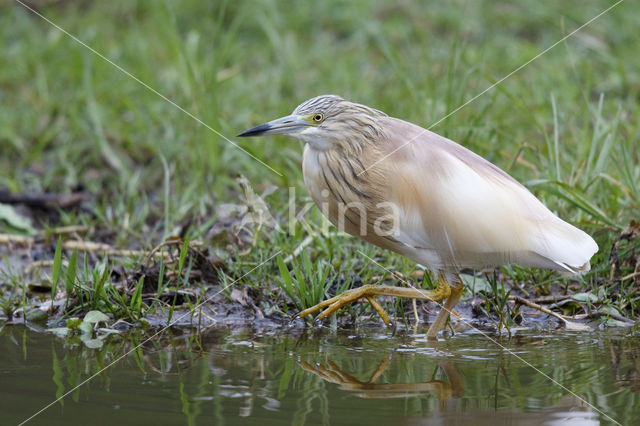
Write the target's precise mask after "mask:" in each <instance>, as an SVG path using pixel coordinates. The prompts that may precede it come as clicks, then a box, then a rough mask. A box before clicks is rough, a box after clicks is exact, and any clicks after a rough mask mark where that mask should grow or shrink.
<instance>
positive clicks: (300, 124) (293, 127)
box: [238, 115, 311, 137]
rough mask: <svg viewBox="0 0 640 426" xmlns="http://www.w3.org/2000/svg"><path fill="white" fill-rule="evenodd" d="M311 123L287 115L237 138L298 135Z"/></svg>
mask: <svg viewBox="0 0 640 426" xmlns="http://www.w3.org/2000/svg"><path fill="white" fill-rule="evenodd" d="M310 125H311V123H309V122H308V121H306V120H304V119H302V118H300V117H298V116H297V115H288V116H286V117H282V118H278V119H276V120H273V121H270V122H268V123H264V124H260V125H259V126H256V127H253V128H251V129H249V130H246V131H244V132H242V133H240V134H238V137H248V136H262V135H283V134H287V133H298V132H301V131H302V130H304V129H305V128H307V127H309V126H310Z"/></svg>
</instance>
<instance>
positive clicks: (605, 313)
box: [573, 310, 636, 325]
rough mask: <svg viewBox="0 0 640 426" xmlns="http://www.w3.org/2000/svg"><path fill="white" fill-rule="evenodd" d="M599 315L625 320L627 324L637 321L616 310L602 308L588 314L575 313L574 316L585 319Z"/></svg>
mask: <svg viewBox="0 0 640 426" xmlns="http://www.w3.org/2000/svg"><path fill="white" fill-rule="evenodd" d="M599 317H611V318H613V319H615V320H618V321H621V322H624V323H626V324H629V325H635V324H636V321H633V320H630V319H629V318H625V317H623V316H622V315H618V314H616V313H614V312H606V311H601V310H597V311H592V312H589V313H587V314H579V315H575V316H574V317H573V319H576V320H583V319H589V318H599Z"/></svg>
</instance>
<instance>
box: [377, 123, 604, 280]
mask: <svg viewBox="0 0 640 426" xmlns="http://www.w3.org/2000/svg"><path fill="white" fill-rule="evenodd" d="M384 120H387V123H386V125H385V128H387V129H389V134H391V135H393V139H391V138H389V139H388V140H386V141H385V142H384V143H383V144H382V149H383V151H384V152H383V154H384V153H386V154H389V153H391V152H393V154H391V155H390V156H389V157H387V159H386V160H385V161H383V163H382V166H383V167H387V168H389V172H390V173H389V176H392V181H391V182H389V186H388V194H387V199H388V200H390V201H391V202H393V203H394V204H395V205H396V206H397V207H398V209H399V210H400V215H399V216H400V218H399V223H398V224H397V233H396V236H395V237H396V239H398V240H399V241H400V242H401V243H403V244H404V245H405V246H406V247H407V251H406V252H405V253H404V254H406V255H407V256H409V257H411V258H413V259H414V260H416V261H417V262H421V263H426V264H427V266H430V267H432V268H442V267H444V268H460V267H473V266H484V265H499V264H504V263H512V262H513V263H520V264H524V265H528V266H535V267H543V268H552V269H558V270H561V271H564V272H569V273H578V272H582V271H586V270H588V269H589V259H590V258H591V256H593V254H594V253H595V252H596V251H597V250H598V246H597V244H596V243H595V241H594V240H593V239H592V238H591V237H590V236H589V235H587V234H586V233H584V232H583V231H581V230H580V229H578V228H576V227H575V226H573V225H570V224H568V223H566V222H564V221H563V220H561V219H560V218H558V217H557V216H556V215H554V214H553V213H552V212H551V211H550V210H549V209H548V208H547V207H545V206H544V205H543V204H542V203H541V202H540V201H539V200H538V199H537V198H536V197H535V196H534V195H533V194H531V192H529V190H527V189H526V188H525V187H524V186H522V185H521V184H519V183H518V182H517V181H516V180H514V179H513V178H511V177H510V176H509V175H508V174H506V173H505V172H504V171H502V170H500V169H499V168H498V167H496V166H494V165H493V164H491V163H489V162H488V161H486V160H484V159H483V158H482V157H480V156H478V155H476V154H474V153H473V152H471V151H469V150H468V149H466V148H464V147H462V146H461V145H458V144H456V143H455V142H453V141H451V140H449V139H446V138H444V137H442V136H439V135H437V134H435V133H433V132H429V131H427V130H425V129H422V128H421V127H418V126H415V125H413V124H411V123H407V122H405V121H402V120H398V119H395V118H385V119H384ZM409 141H411V142H410V143H408V144H407V142H409ZM403 144H406V146H404V147H402V148H401V149H398V150H397V151H395V152H394V150H396V149H397V148H399V147H400V146H402V145H403ZM438 263H439V265H438Z"/></svg>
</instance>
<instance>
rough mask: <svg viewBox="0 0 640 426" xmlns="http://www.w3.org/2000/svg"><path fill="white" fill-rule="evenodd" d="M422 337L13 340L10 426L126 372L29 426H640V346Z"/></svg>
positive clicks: (181, 335)
mask: <svg viewBox="0 0 640 426" xmlns="http://www.w3.org/2000/svg"><path fill="white" fill-rule="evenodd" d="M419 331H420V332H419V333H418V334H412V333H411V332H410V331H400V332H397V333H396V335H395V336H392V334H391V332H390V331H389V330H387V329H382V328H377V327H376V328H371V329H367V328H360V329H355V330H337V331H331V330H330V329H319V330H318V329H314V330H306V331H305V330H294V331H291V330H277V331H260V330H255V329H251V328H247V327H234V328H221V329H210V330H208V331H206V332H203V333H202V334H200V335H198V334H193V333H187V332H186V331H180V330H173V331H171V334H166V333H165V335H163V337H162V338H157V339H154V340H153V341H151V342H147V343H145V344H144V345H143V346H142V347H141V348H139V349H137V350H134V351H133V352H132V353H130V354H129V355H127V356H125V357H124V358H123V359H121V360H118V358H120V357H121V356H122V354H123V353H125V352H127V351H129V350H131V349H133V348H134V347H135V346H137V345H138V344H139V343H141V342H142V341H143V340H142V338H141V337H136V336H134V335H131V336H129V337H126V338H125V337H123V336H118V335H115V336H110V337H109V338H108V339H106V340H105V343H104V345H103V346H102V348H99V349H89V348H87V347H86V345H85V344H84V343H83V342H82V341H81V339H80V338H78V337H76V338H71V339H64V338H60V337H56V336H53V335H51V334H46V333H36V332H33V331H30V330H29V329H26V328H22V327H5V328H4V329H2V331H0V378H1V383H2V386H1V387H0V389H1V390H0V410H1V411H0V412H1V413H2V421H1V422H0V423H2V424H18V423H20V422H22V421H24V420H26V419H27V418H29V417H30V416H31V415H33V414H34V413H36V412H37V411H38V410H40V409H42V408H43V407H45V406H46V405H48V404H49V403H51V402H53V401H54V400H55V399H56V398H58V397H60V396H62V395H63V394H65V393H66V392H68V391H70V390H72V389H73V388H74V386H76V385H77V384H80V383H81V382H82V381H84V380H86V379H88V378H89V377H90V376H91V375H93V374H95V373H97V372H99V371H100V370H102V369H103V368H104V367H106V366H107V365H108V364H110V363H112V362H114V361H116V362H115V364H114V365H113V366H111V367H109V368H107V369H106V370H104V371H102V372H100V373H99V374H98V375H97V376H96V377H95V378H93V379H91V380H89V381H88V382H87V383H86V384H84V385H82V386H81V387H79V388H78V389H76V390H74V391H73V392H71V393H70V394H69V395H68V396H67V397H65V398H64V399H63V400H61V401H59V402H57V403H55V404H53V405H52V406H50V407H49V408H48V409H46V411H44V412H42V413H41V414H39V415H37V416H36V417H34V418H33V419H31V420H30V421H29V422H28V424H34V425H37V424H47V425H51V424H216V425H223V424H258V423H259V424H263V425H269V424H274V425H282V424H293V425H299V424H310V425H316V424H399V423H404V424H410V425H419V424H440V425H455V424H468V423H470V422H473V424H474V426H479V425H484V424H486V425H500V424H524V425H528V424H532V425H533V424H536V425H540V424H545V425H560V424H575V425H597V424H615V423H614V421H613V420H611V419H614V420H615V421H617V422H619V423H620V424H625V425H626V424H634V423H635V424H640V397H639V396H640V392H639V391H640V339H639V338H638V337H631V336H624V335H620V334H614V333H613V332H611V331H609V332H599V333H595V332H591V333H574V334H572V333H560V334H552V335H549V334H541V333H540V332H535V331H520V332H518V333H516V334H515V336H514V337H513V338H512V339H511V340H506V339H501V340H499V342H498V343H499V344H500V345H503V346H504V348H502V347H500V346H499V345H498V344H497V343H494V342H491V341H490V340H488V339H487V338H486V337H485V336H483V335H482V334H479V333H471V332H469V333H466V334H465V333H463V334H457V335H456V336H454V337H450V338H446V339H441V340H440V341H439V342H438V343H437V345H433V344H429V343H427V342H426V341H425V339H424V330H419ZM514 354H515V355H514ZM516 355H517V356H516ZM518 357H519V358H518ZM528 364H531V365H528ZM545 375H546V376H548V377H545ZM552 379H553V380H555V381H556V382H557V383H554V382H553V381H552ZM562 386H563V387H564V388H563V387H562ZM590 404H592V405H590ZM598 410H599V411H598ZM607 416H610V417H611V418H608V417H607Z"/></svg>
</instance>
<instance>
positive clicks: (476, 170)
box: [238, 95, 598, 339]
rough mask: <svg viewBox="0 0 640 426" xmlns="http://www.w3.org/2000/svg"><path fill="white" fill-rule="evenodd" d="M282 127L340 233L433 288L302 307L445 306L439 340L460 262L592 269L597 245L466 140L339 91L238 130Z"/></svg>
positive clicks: (364, 292)
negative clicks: (424, 273) (298, 148)
mask: <svg viewBox="0 0 640 426" xmlns="http://www.w3.org/2000/svg"><path fill="white" fill-rule="evenodd" d="M273 134H284V135H289V136H292V137H294V138H297V139H300V140H302V141H304V142H305V147H304V152H303V156H302V172H303V177H304V183H305V186H306V187H307V189H308V191H309V193H310V194H311V197H312V199H313V201H314V202H315V204H316V205H317V206H318V207H319V208H320V210H321V211H322V212H323V214H324V215H325V216H327V218H328V219H329V220H330V221H331V222H332V223H333V224H334V225H336V226H337V227H338V228H339V229H341V230H343V231H345V232H347V233H349V234H351V235H354V236H356V237H358V238H361V239H362V240H364V241H367V242H369V243H371V244H374V245H376V246H378V247H381V248H383V249H388V250H391V251H393V252H396V253H399V254H401V255H403V256H406V257H408V258H409V259H411V260H413V261H414V262H416V263H418V264H421V265H423V266H424V267H426V268H427V269H429V270H430V271H431V272H432V274H433V276H434V277H436V279H437V283H436V287H435V289H433V290H423V289H419V288H411V287H407V288H401V287H395V286H388V285H377V284H368V285H363V286H361V287H358V288H353V289H349V290H346V291H344V292H343V293H341V294H339V295H337V296H335V297H332V298H330V299H328V300H325V301H323V302H321V303H319V304H317V305H315V306H313V307H311V308H308V309H305V310H304V311H302V312H300V314H299V316H300V317H304V316H306V315H308V314H310V313H313V312H315V311H317V310H320V309H324V310H323V311H322V312H321V314H320V315H319V316H318V317H317V319H318V320H321V319H323V318H326V317H327V316H329V315H331V314H333V313H334V312H336V311H337V310H338V309H340V308H341V307H343V306H345V305H347V304H349V303H352V302H355V301H357V300H358V299H361V298H364V299H366V300H367V301H368V302H369V303H370V304H371V306H372V307H373V308H374V309H375V311H376V312H377V313H378V314H379V315H380V317H381V318H382V320H383V321H384V322H385V323H386V324H387V325H388V324H389V323H390V320H389V316H388V314H387V313H386V312H385V310H384V309H383V308H382V307H381V305H380V304H379V303H378V302H377V301H376V299H375V298H374V296H379V295H383V296H393V297H402V298H412V299H420V300H428V301H435V302H442V301H444V303H442V304H440V306H441V309H440V311H439V312H438V314H437V315H436V318H435V319H434V321H433V322H432V323H431V325H430V326H429V329H428V330H427V335H426V336H427V338H428V339H436V338H437V337H436V336H437V335H438V333H439V332H440V331H441V330H442V329H443V328H444V327H445V325H446V322H447V320H448V318H449V313H450V312H451V311H452V310H453V309H454V307H455V305H456V304H457V303H458V301H459V300H460V297H461V295H462V292H463V283H462V280H461V279H460V275H459V273H460V270H461V269H463V268H474V269H477V268H481V267H498V266H500V265H504V264H512V263H515V264H521V265H524V266H529V267H538V268H546V269H553V270H557V271H560V272H561V273H563V274H567V275H578V274H581V273H584V272H586V271H588V270H589V269H590V259H591V257H592V256H593V255H594V254H595V253H596V252H597V251H598V245H597V244H596V242H595V241H594V240H593V238H591V237H590V236H589V235H588V234H586V233H585V232H584V231H582V230H580V229H578V228H577V227H575V226H573V225H571V224H569V223H567V222H565V221H563V220H562V219H560V218H559V217H558V216H556V215H555V214H554V213H553V212H551V210H549V209H548V208H547V207H546V206H545V205H544V204H543V203H542V202H541V201H540V200H538V198H536V197H535V196H534V195H533V194H532V193H531V192H530V191H529V190H528V189H527V188H526V187H525V186H523V185H522V184H520V183H519V182H518V181H516V180H515V179H514V178H513V177H511V176H510V175H509V174H507V173H506V172H504V171H503V170H502V169H500V168H499V167H497V166H496V165H494V164H492V163H491V162H489V161H487V160H486V159H484V158H482V157H481V156H479V155H477V154H475V153H474V152H472V151H471V150H469V149H467V148H465V147H463V146H462V145H460V144H458V143H456V142H454V141H452V140H450V139H447V138H445V137H443V136H440V135H438V134H436V133H434V132H431V131H429V130H427V129H424V128H422V127H420V126H418V125H416V124H412V123H409V122H407V121H404V120H401V119H398V118H393V117H390V116H388V115H387V114H385V113H384V112H382V111H379V110H377V109H374V108H371V107H368V106H366V105H362V104H358V103H355V102H350V101H348V100H345V99H343V98H342V97H340V96H337V95H322V96H317V97H314V98H311V99H309V100H307V101H305V102H303V103H302V104H300V105H299V106H298V107H297V108H295V110H294V111H293V113H292V114H291V115H288V116H285V117H282V118H278V119H276V120H273V121H269V122H267V123H264V124H261V125H259V126H256V127H253V128H251V129H249V130H247V131H245V132H242V133H240V134H239V135H238V136H239V137H247V136H262V135H273Z"/></svg>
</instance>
